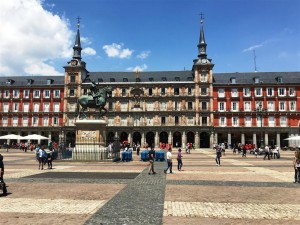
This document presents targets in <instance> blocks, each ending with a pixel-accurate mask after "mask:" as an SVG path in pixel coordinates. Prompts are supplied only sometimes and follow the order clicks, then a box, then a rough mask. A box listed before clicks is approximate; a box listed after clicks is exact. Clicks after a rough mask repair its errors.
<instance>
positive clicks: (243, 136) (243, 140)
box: [241, 133, 245, 145]
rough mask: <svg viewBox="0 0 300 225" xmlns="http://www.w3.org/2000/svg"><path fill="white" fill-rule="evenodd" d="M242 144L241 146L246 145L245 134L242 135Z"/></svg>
mask: <svg viewBox="0 0 300 225" xmlns="http://www.w3.org/2000/svg"><path fill="white" fill-rule="evenodd" d="M241 142H242V143H241V144H243V145H244V144H245V134H244V133H242V134H241Z"/></svg>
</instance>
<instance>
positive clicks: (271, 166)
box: [0, 149, 300, 225]
mask: <svg viewBox="0 0 300 225" xmlns="http://www.w3.org/2000/svg"><path fill="white" fill-rule="evenodd" d="M1 154H3V155H4V162H5V176H4V177H5V181H6V183H7V185H8V192H9V194H8V195H7V196H3V195H1V196H0V224H14V225H15V224H70V225H76V224H91V225H92V224H133V225H134V224H165V225H171V224H172V225H173V224H299V223H300V208H299V199H300V198H299V196H300V184H294V183H293V181H294V178H293V176H294V170H293V167H292V158H293V152H291V151H282V152H281V158H280V159H272V160H263V157H262V156H258V157H257V158H256V157H255V156H253V155H249V154H248V155H247V158H242V157H241V155H239V154H236V155H233V154H232V152H230V151H229V150H227V151H226V155H225V156H223V157H222V158H221V166H220V167H218V166H216V163H215V159H214V158H215V152H214V151H213V150H211V149H196V150H193V151H191V154H185V153H183V168H182V169H183V171H178V170H177V161H176V160H174V161H173V171H174V174H169V173H168V174H164V172H163V169H164V167H165V163H164V162H155V170H156V172H157V174H156V175H148V163H147V162H143V161H140V156H137V155H136V153H135V152H133V156H134V157H133V161H131V162H118V163H114V162H72V161H68V160H65V161H54V162H53V169H52V170H48V169H47V166H46V167H45V168H46V169H44V170H38V163H37V161H36V160H35V153H34V152H27V153H24V152H21V151H19V150H10V152H5V151H4V150H3V149H1ZM176 154H177V150H176V149H174V150H173V157H174V158H176Z"/></svg>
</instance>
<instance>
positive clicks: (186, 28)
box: [0, 0, 300, 76]
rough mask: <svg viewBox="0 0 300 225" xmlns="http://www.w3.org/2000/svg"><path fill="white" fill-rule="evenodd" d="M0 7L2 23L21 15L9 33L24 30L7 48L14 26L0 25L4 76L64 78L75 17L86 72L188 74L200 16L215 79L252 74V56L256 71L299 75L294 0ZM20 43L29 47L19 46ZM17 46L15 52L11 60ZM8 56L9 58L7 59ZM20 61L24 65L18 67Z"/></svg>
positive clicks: (137, 0)
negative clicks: (12, 12) (7, 17)
mask: <svg viewBox="0 0 300 225" xmlns="http://www.w3.org/2000/svg"><path fill="white" fill-rule="evenodd" d="M20 1H21V3H20ZM4 2H5V1H4ZM4 2H1V3H0V8H2V9H4V13H2V14H3V15H5V11H7V14H8V13H9V12H10V10H12V9H14V10H15V9H16V7H19V8H20V10H19V13H20V14H21V15H22V17H21V16H20V19H18V18H17V16H16V23H15V24H16V28H15V29H16V30H17V31H20V30H22V29H24V31H23V32H20V35H15V38H14V41H15V44H14V43H10V42H12V41H11V39H12V38H11V37H9V34H11V35H13V34H15V33H16V32H15V31H14V30H13V29H14V23H13V22H11V21H9V22H8V21H3V20H0V21H2V22H0V25H1V27H2V29H7V30H9V31H10V32H8V33H9V34H7V35H6V37H4V38H3V37H2V39H1V37H0V41H1V43H3V42H4V43H8V44H7V46H4V47H7V48H8V50H7V51H4V50H0V51H2V52H0V53H1V54H0V60H2V59H3V60H2V63H3V64H2V65H1V64H0V74H1V75H4V76H7V75H36V74H41V75H51V74H56V75H57V74H63V68H62V67H63V66H64V65H66V62H67V61H69V59H70V57H71V54H72V52H71V50H72V46H73V44H74V40H75V34H76V29H77V28H76V23H77V20H76V18H77V17H78V16H80V17H81V18H82V19H81V27H80V32H81V37H82V47H83V54H82V55H83V60H84V61H85V62H86V63H87V69H88V70H89V71H91V72H100V71H132V70H136V69H139V70H140V71H165V70H184V69H186V70H190V69H191V68H192V62H193V59H195V58H196V57H197V44H198V40H199V31H200V15H199V14H200V13H203V14H204V18H205V22H204V31H205V40H206V43H207V45H208V46H207V54H208V58H211V59H212V60H213V63H214V64H215V67H214V72H218V73H219V72H253V71H254V69H255V66H254V53H253V49H255V53H256V67H257V70H258V71H261V72H272V71H277V72H281V71H300V13H299V12H300V1H299V0H85V1H83V0H44V1H41V0H26V1H24V2H25V3H24V2H22V0H11V1H9V2H13V3H4ZM28 2H29V3H28ZM4 4H5V6H4ZM25 4H32V5H29V6H26V7H28V8H30V9H32V10H31V12H30V14H29V13H28V10H24V5H25ZM1 5H2V6H3V7H2V6H1ZM26 7H25V8H26ZM22 13H23V14H24V15H23V14H22ZM28 14H29V15H28ZM26 16H28V19H26V18H27V17H26ZM0 19H1V18H0ZM20 20H22V22H21V23H22V24H20ZM6 23H10V24H6ZM3 27H4V28H3ZM45 36H47V37H45ZM5 38H7V39H5ZM45 39H46V40H45ZM23 40H28V45H26V44H25V45H24V44H23V45H22V46H21V44H19V42H23ZM53 42H55V43H53ZM23 43H24V42H23ZM25 43H26V42H25ZM16 44H18V46H20V51H18V52H17V53H16V52H15V51H14V54H12V53H10V52H11V50H10V51H9V49H11V48H12V46H14V45H16ZM35 44H36V45H35ZM4 49H5V48H4ZM48 53H49V54H48ZM8 54H12V57H10V58H9V59H7V55H8ZM1 55H2V58H1ZM4 55H5V56H6V57H4ZM22 57H24V59H26V57H27V58H28V59H27V60H26V61H25V62H23V64H22V60H21V58H22ZM30 57H32V59H31V58H30ZM14 58H15V59H14ZM4 63H5V64H4Z"/></svg>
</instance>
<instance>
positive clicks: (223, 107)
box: [218, 102, 226, 111]
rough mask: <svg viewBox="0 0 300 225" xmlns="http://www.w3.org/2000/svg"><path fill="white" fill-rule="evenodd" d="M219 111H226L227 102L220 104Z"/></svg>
mask: <svg viewBox="0 0 300 225" xmlns="http://www.w3.org/2000/svg"><path fill="white" fill-rule="evenodd" d="M218 105H219V106H218V110H219V111H225V109H226V102H218Z"/></svg>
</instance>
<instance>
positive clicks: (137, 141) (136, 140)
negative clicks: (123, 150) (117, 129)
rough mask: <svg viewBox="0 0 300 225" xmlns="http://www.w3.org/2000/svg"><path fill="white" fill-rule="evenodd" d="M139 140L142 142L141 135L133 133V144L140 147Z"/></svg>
mask: <svg viewBox="0 0 300 225" xmlns="http://www.w3.org/2000/svg"><path fill="white" fill-rule="evenodd" d="M141 140H142V135H141V134H140V132H134V133H133V140H132V141H133V142H134V143H135V144H140V145H141Z"/></svg>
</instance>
